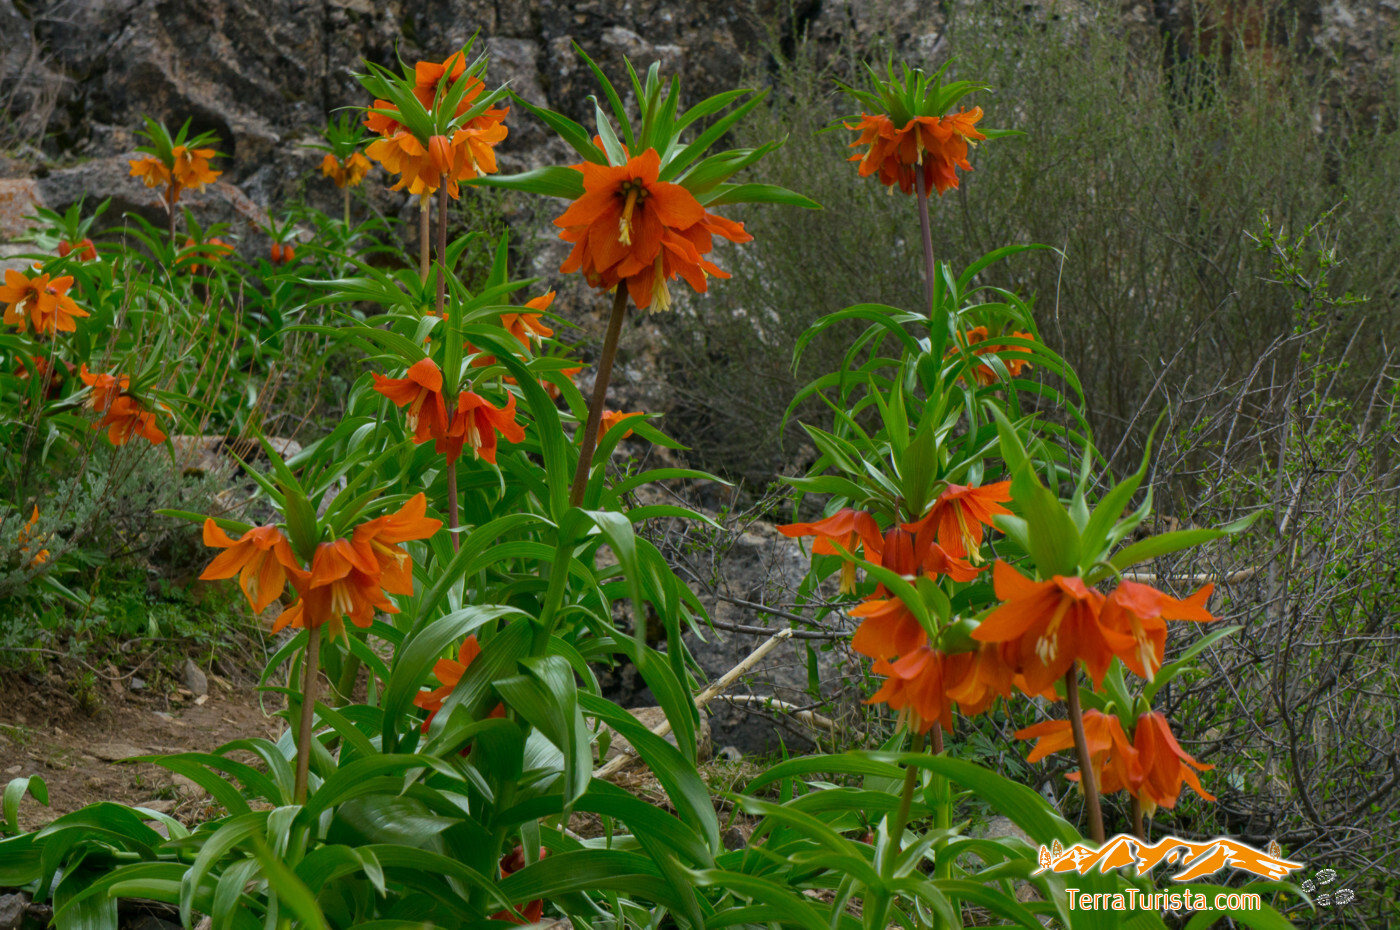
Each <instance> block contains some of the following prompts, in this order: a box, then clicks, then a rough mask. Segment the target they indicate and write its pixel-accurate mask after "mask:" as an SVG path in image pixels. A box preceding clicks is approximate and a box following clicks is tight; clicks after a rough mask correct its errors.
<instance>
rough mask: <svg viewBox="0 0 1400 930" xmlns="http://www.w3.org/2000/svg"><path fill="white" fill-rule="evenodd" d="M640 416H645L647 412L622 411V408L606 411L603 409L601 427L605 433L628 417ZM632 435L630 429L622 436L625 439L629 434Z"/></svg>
mask: <svg viewBox="0 0 1400 930" xmlns="http://www.w3.org/2000/svg"><path fill="white" fill-rule="evenodd" d="M640 416H645V414H644V413H642V412H641V411H636V412H634V413H623V412H622V411H620V410H604V411H603V418H602V426H601V429H602V431H603V432H604V433H606V432H607V431H608V430H610V429H612V428H613V427H614V426H616V425H617V424H619V423H621V422H622V421H623V420H625V419H627V418H628V417H640ZM631 435H632V431H631V430H630V429H629V430H628V431H627V432H625V433H623V434H622V438H623V439H626V438H627V437H628V436H631Z"/></svg>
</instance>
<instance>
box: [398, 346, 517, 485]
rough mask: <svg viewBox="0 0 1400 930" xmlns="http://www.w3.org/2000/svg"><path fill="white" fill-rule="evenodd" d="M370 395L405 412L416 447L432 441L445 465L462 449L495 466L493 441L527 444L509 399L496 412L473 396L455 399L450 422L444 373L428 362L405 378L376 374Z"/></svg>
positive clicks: (464, 394)
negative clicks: (375, 393) (377, 395)
mask: <svg viewBox="0 0 1400 930" xmlns="http://www.w3.org/2000/svg"><path fill="white" fill-rule="evenodd" d="M374 389H375V390H376V391H378V392H379V393H380V394H383V395H384V396H385V397H387V398H388V399H389V400H391V401H393V402H394V404H395V405H397V406H399V407H407V408H408V410H407V412H406V415H405V421H406V423H407V425H408V428H409V429H410V430H412V431H413V441H414V442H417V443H422V442H427V441H428V440H429V439H431V440H433V446H434V448H435V449H437V451H438V452H441V453H444V454H446V456H447V464H448V465H451V464H452V463H454V462H456V461H457V459H458V458H459V457H460V456H461V454H462V449H463V447H464V446H468V445H470V446H471V448H472V453H473V454H474V455H475V456H476V457H477V458H479V459H484V460H485V461H487V462H490V463H491V464H493V465H494V464H495V463H496V448H497V435H500V436H504V437H505V439H506V440H507V441H508V442H520V441H522V440H523V439H524V438H525V430H524V428H523V427H522V426H521V425H520V424H519V423H517V422H515V395H514V394H508V395H507V399H506V405H505V407H496V406H493V405H492V404H491V402H490V401H488V400H486V398H484V397H482V396H481V395H479V394H476V393H474V392H472V391H463V392H462V393H460V394H458V395H457V406H456V410H455V411H454V412H453V414H452V416H451V418H450V419H449V417H448V412H447V401H446V399H445V398H444V397H443V395H442V370H441V369H440V368H438V366H437V364H436V363H435V362H434V361H433V360H432V359H429V358H425V359H423V360H421V361H418V362H415V363H414V364H413V365H412V366H411V367H410V368H409V369H408V372H407V373H406V376H405V377H403V378H388V377H385V376H384V375H381V374H379V373H378V372H376V373H374Z"/></svg>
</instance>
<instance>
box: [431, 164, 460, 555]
mask: <svg viewBox="0 0 1400 930" xmlns="http://www.w3.org/2000/svg"><path fill="white" fill-rule="evenodd" d="M423 203H424V204H426V203H427V201H426V200H425V201H423ZM427 215H428V214H427V213H426V212H425V213H424V214H423V216H424V217H425V218H426V217H427ZM426 222H427V221H426V219H425V220H424V224H425V230H424V231H425V232H426ZM426 256H427V253H426V252H425V253H424V261H425V262H426V261H427V257H426ZM437 259H438V279H437V314H438V316H439V317H441V316H442V315H443V313H444V311H446V310H447V176H446V175H445V174H444V175H442V176H440V177H439V178H438V226H437ZM425 267H426V265H425ZM423 277H424V280H427V274H426V272H425V273H424V276H423ZM453 377H456V375H455V374H454V375H453ZM454 400H455V398H454ZM458 513H459V510H458V503H457V463H456V462H453V463H451V464H450V465H448V466H447V528H448V529H449V530H451V531H452V551H453V552H457V551H459V550H461V548H462V541H461V540H460V539H458V538H457V536H458V533H457V526H458V522H457V521H458Z"/></svg>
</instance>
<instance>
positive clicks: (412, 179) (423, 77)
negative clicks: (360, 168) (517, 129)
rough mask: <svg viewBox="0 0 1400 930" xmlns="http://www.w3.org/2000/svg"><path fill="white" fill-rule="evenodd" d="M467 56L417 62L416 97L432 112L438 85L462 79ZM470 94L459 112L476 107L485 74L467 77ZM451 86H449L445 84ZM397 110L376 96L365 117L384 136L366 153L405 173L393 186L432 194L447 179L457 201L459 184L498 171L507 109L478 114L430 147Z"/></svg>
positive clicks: (434, 139)
mask: <svg viewBox="0 0 1400 930" xmlns="http://www.w3.org/2000/svg"><path fill="white" fill-rule="evenodd" d="M466 68H467V59H466V56H464V55H463V54H462V53H461V52H458V53H457V54H455V55H453V56H451V57H450V58H448V59H447V60H446V61H444V62H442V63H441V64H438V63H436V62H431V61H420V62H418V63H417V64H416V65H414V87H413V93H414V96H416V97H417V98H418V101H419V102H420V103H422V104H423V106H424V108H425V109H428V110H429V111H431V110H432V107H433V104H434V103H435V102H436V99H437V96H438V92H439V89H441V90H442V92H443V93H446V92H447V90H448V89H450V88H451V86H452V85H453V84H455V83H456V82H457V81H458V79H461V78H462V75H463V72H464V71H465V70H466ZM465 80H467V81H469V82H470V83H469V85H468V87H467V90H466V92H465V93H464V94H463V95H462V100H461V102H460V103H459V104H458V106H457V113H456V114H455V115H456V116H461V115H463V114H465V113H466V112H467V110H469V109H471V106H472V104H473V102H474V101H475V100H476V98H477V97H479V96H480V95H481V92H482V90H483V89H485V85H484V84H483V83H482V82H481V79H480V78H476V77H468V78H465ZM443 85H446V86H443ZM376 111H393V112H394V113H397V112H398V111H397V109H396V108H395V107H394V105H393V104H392V103H390V102H389V101H387V100H376V101H374V104H373V106H372V107H371V109H370V112H369V113H368V114H367V115H366V117H365V125H366V126H367V127H369V129H370V131H371V132H375V133H378V134H379V136H380V138H378V139H376V140H375V141H373V142H371V143H370V144H369V147H368V148H366V149H365V154H366V155H368V156H369V157H370V158H373V159H374V160H375V161H377V162H379V163H380V164H381V165H383V166H384V168H385V170H387V171H388V172H389V173H390V174H397V175H400V177H399V180H398V183H397V184H395V185H394V186H393V188H391V189H392V190H396V191H397V190H404V189H405V188H406V189H407V190H408V192H409V193H410V194H414V195H417V196H420V197H427V196H428V195H429V194H432V193H435V192H436V191H437V189H438V186H439V185H440V184H443V183H446V185H447V193H448V195H449V196H451V197H452V199H453V200H456V199H457V198H458V196H459V195H460V188H459V184H458V182H460V181H463V180H470V179H471V178H474V177H477V176H478V175H482V174H494V173H495V172H496V150H495V146H496V145H498V144H499V143H500V142H501V141H502V140H503V139H505V137H506V133H507V129H506V126H505V123H504V120H505V118H506V116H507V114H508V113H509V109H508V108H506V107H491V108H489V109H487V110H486V111H485V112H483V113H482V114H481V115H480V116H476V117H473V118H472V119H471V120H469V121H467V123H466V124H465V125H463V126H462V127H461V128H459V129H457V130H455V131H454V132H453V133H452V135H451V136H450V137H449V136H433V137H432V138H431V139H429V140H428V142H427V144H426V146H425V145H424V143H423V142H422V140H420V139H418V138H417V137H416V136H414V134H413V133H412V132H410V131H409V129H408V127H406V126H404V125H403V124H402V123H400V122H399V121H398V120H396V119H394V117H393V115H391V114H390V113H388V112H376Z"/></svg>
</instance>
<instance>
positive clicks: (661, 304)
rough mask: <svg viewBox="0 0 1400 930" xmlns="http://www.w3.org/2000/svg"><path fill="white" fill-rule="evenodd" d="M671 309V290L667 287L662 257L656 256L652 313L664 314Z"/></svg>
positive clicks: (652, 288) (652, 281) (652, 283)
mask: <svg viewBox="0 0 1400 930" xmlns="http://www.w3.org/2000/svg"><path fill="white" fill-rule="evenodd" d="M670 309H671V289H670V288H669V287H668V286H667V285H666V274H665V272H664V271H662V264H661V256H660V255H657V256H656V274H654V275H653V276H652V279H651V312H652V313H664V312H665V311H667V310H670Z"/></svg>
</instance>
